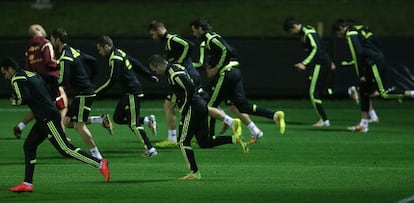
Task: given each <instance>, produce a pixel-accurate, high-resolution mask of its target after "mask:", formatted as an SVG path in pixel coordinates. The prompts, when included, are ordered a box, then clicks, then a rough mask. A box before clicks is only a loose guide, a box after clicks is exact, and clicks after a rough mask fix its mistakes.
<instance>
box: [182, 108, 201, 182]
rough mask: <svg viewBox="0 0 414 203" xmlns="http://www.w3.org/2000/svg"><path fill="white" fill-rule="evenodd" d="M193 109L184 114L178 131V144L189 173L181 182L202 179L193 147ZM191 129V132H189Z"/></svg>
mask: <svg viewBox="0 0 414 203" xmlns="http://www.w3.org/2000/svg"><path fill="white" fill-rule="evenodd" d="M191 117H192V115H191V107H190V108H189V109H188V112H184V113H182V117H181V122H180V125H179V129H178V137H177V138H178V140H177V144H178V147H179V148H180V150H181V153H182V154H183V157H184V160H185V161H186V163H187V166H188V169H189V173H188V174H187V175H186V176H184V177H182V178H180V180H197V179H201V173H200V171H199V170H198V166H197V163H196V160H195V155H194V150H193V148H192V146H191V139H192V138H193V135H194V134H191V133H194V132H191V131H192V130H191V129H192V128H193V127H192V126H191V119H192V118H191ZM189 129H190V131H189Z"/></svg>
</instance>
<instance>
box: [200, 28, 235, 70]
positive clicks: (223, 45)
mask: <svg viewBox="0 0 414 203" xmlns="http://www.w3.org/2000/svg"><path fill="white" fill-rule="evenodd" d="M203 41H205V50H206V53H205V57H206V58H205V60H204V61H205V62H206V63H207V65H208V66H211V67H216V68H217V69H218V70H221V69H222V68H223V67H224V66H225V65H227V64H228V63H229V62H230V61H238V59H237V57H236V50H235V49H234V48H233V47H231V46H230V45H229V44H228V43H227V42H226V41H225V40H224V39H223V38H222V37H221V36H220V35H218V34H216V33H214V32H206V33H205V34H204V37H203Z"/></svg>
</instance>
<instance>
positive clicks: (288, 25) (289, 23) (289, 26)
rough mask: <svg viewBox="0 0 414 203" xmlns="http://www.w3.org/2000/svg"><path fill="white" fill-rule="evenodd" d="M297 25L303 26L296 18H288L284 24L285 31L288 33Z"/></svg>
mask: <svg viewBox="0 0 414 203" xmlns="http://www.w3.org/2000/svg"><path fill="white" fill-rule="evenodd" d="M297 24H301V22H300V21H299V20H297V19H296V18H294V17H288V18H286V19H285V22H284V23H283V29H284V30H285V31H286V32H287V31H289V30H290V29H292V28H293V25H297Z"/></svg>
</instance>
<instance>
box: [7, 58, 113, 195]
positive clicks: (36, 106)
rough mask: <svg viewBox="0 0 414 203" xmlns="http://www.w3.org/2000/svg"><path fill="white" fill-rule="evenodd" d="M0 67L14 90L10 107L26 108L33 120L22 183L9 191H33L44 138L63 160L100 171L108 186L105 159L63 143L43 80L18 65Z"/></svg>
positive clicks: (27, 144)
mask: <svg viewBox="0 0 414 203" xmlns="http://www.w3.org/2000/svg"><path fill="white" fill-rule="evenodd" d="M0 66H1V68H0V72H1V74H2V75H3V77H4V78H5V79H7V80H10V81H11V85H12V89H13V94H12V95H13V96H12V98H11V102H12V105H28V106H29V108H30V109H31V110H32V112H33V115H34V117H35V120H36V122H35V124H34V125H33V127H32V129H31V130H30V132H29V134H28V136H27V138H26V140H25V142H24V146H23V149H24V156H25V178H24V182H23V183H21V184H19V185H17V186H15V187H11V188H10V189H9V190H10V191H12V192H32V191H33V174H34V170H35V164H36V161H37V159H36V154H37V148H38V146H39V145H40V144H41V143H42V142H43V141H44V140H45V139H46V138H47V139H49V141H50V142H51V143H52V145H53V146H54V147H55V148H56V150H58V151H59V153H60V154H62V155H63V156H66V157H71V158H74V159H77V160H79V161H82V162H85V163H87V164H89V165H92V166H94V167H96V168H99V171H100V172H101V173H102V174H103V176H104V177H105V181H106V182H109V179H110V174H109V168H108V161H107V160H106V159H103V160H99V159H97V158H95V157H93V156H91V155H89V154H88V153H87V152H85V151H83V150H81V149H80V148H77V147H75V146H73V145H72V144H70V143H69V142H68V141H67V140H66V138H65V133H64V132H63V129H62V125H61V121H60V119H61V117H60V114H59V111H58V110H57V108H56V106H55V104H54V103H52V100H51V98H50V95H49V93H48V90H47V89H46V87H45V82H44V80H43V79H42V77H40V76H39V75H37V74H36V73H33V72H30V71H23V70H22V69H17V63H16V62H14V61H13V60H11V59H5V60H3V61H2V62H1V64H0Z"/></svg>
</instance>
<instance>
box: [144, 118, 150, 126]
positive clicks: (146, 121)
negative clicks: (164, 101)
mask: <svg viewBox="0 0 414 203" xmlns="http://www.w3.org/2000/svg"><path fill="white" fill-rule="evenodd" d="M148 123H149V118H148V116H145V117H144V125H148Z"/></svg>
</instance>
